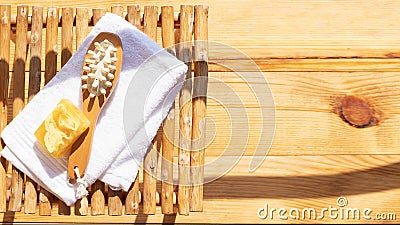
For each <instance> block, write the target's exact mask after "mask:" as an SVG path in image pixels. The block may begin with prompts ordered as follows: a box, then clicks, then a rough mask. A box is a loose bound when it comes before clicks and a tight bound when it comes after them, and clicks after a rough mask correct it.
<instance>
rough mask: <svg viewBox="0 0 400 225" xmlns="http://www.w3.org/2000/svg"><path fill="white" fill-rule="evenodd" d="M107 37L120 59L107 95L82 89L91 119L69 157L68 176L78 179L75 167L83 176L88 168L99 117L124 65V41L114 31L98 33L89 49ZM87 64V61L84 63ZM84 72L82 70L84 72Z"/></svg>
mask: <svg viewBox="0 0 400 225" xmlns="http://www.w3.org/2000/svg"><path fill="white" fill-rule="evenodd" d="M105 39H107V40H109V41H110V42H111V43H112V44H113V45H114V47H115V48H116V49H117V52H116V57H117V59H118V61H117V63H116V68H117V69H116V70H115V72H114V79H113V80H112V86H111V87H110V88H108V89H107V93H106V94H105V95H100V96H96V97H94V98H90V97H89V91H88V90H87V89H82V95H83V98H82V100H83V102H82V111H83V113H84V114H85V115H86V117H87V118H88V119H89V120H90V126H89V128H88V129H87V130H86V131H85V132H84V133H83V134H82V135H81V136H80V137H79V139H78V140H77V141H76V142H75V143H74V144H73V146H72V153H71V155H70V156H69V159H68V176H69V177H70V178H71V179H76V178H77V177H76V175H75V171H74V168H75V167H78V168H79V173H80V177H83V175H84V172H85V170H86V166H87V164H88V162H89V157H90V152H91V148H92V139H93V134H94V129H95V126H96V121H97V117H98V115H99V113H100V111H101V108H102V106H103V105H104V104H105V103H106V101H107V99H108V97H109V96H110V94H111V93H112V91H113V89H114V87H115V85H116V83H117V80H118V75H119V71H120V68H121V65H122V56H123V50H122V43H121V39H120V38H119V37H118V36H117V35H116V34H113V33H109V32H102V33H100V34H98V35H97V36H96V37H95V38H94V39H93V41H92V43H91V44H90V47H89V49H94V48H95V46H94V43H95V42H102V41H104V40H105ZM89 58H90V55H89V54H86V57H85V61H86V59H89ZM83 65H85V63H84V64H83ZM83 73H84V72H83V71H82V74H83Z"/></svg>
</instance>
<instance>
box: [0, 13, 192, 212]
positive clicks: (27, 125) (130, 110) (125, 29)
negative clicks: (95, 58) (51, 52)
mask: <svg viewBox="0 0 400 225" xmlns="http://www.w3.org/2000/svg"><path fill="white" fill-rule="evenodd" d="M100 32H112V33H115V34H117V35H118V36H119V37H120V39H121V41H122V46H123V50H124V58H123V64H122V68H121V71H120V75H119V80H118V83H117V85H116V87H115V89H114V92H113V93H112V95H111V96H110V97H109V100H108V102H107V103H106V105H105V106H103V109H102V111H101V113H100V115H99V118H98V121H97V124H96V128H95V133H94V137H93V144H92V151H91V156H90V159H89V163H88V166H87V168H86V171H85V176H84V181H85V186H86V187H87V186H89V185H90V184H92V183H94V182H95V181H96V180H97V179H100V180H102V181H103V182H105V183H108V184H109V185H110V186H112V187H114V188H117V189H120V188H122V189H124V190H128V189H129V187H130V185H131V184H132V182H133V181H134V180H135V177H136V175H137V172H138V169H139V165H140V163H141V162H142V161H143V158H144V155H145V154H146V152H147V148H148V146H149V144H150V143H151V140H152V139H153V138H154V136H155V134H156V132H157V130H158V128H159V126H160V124H161V122H162V120H163V119H164V118H165V116H166V115H167V113H166V112H167V111H168V109H169V108H170V107H171V105H172V102H173V100H174V98H173V97H175V96H176V94H177V93H178V91H179V89H180V88H181V86H182V82H183V80H184V74H185V72H186V70H187V67H186V65H185V64H183V63H182V62H181V61H179V60H177V59H176V58H175V57H174V56H172V55H170V54H169V53H167V52H166V51H165V50H163V49H162V48H161V47H160V46H159V45H157V43H155V42H154V41H152V40H151V39H150V38H149V37H147V36H146V35H144V34H143V33H142V32H140V31H139V30H138V29H137V28H136V27H134V26H132V25H131V24H129V23H128V22H126V21H125V20H123V19H122V18H120V17H118V16H116V15H114V14H110V13H107V14H106V15H105V16H103V17H102V18H101V19H100V20H99V21H98V23H97V24H96V26H95V27H94V28H93V30H92V31H91V32H90V34H89V35H88V37H87V38H86V39H85V41H84V42H83V44H82V45H81V47H80V48H79V49H78V50H77V51H76V53H75V54H74V55H73V57H72V58H71V59H70V60H69V61H68V63H67V64H66V65H64V67H63V68H62V69H61V70H60V71H59V72H58V73H57V75H56V76H55V77H54V78H53V79H52V80H51V81H50V82H49V83H48V84H47V85H46V86H45V87H44V88H43V90H41V91H40V92H39V93H38V94H37V95H36V96H35V97H34V98H33V100H32V101H31V102H30V103H29V104H28V105H26V107H25V109H24V110H23V111H22V112H20V114H19V115H18V116H17V117H16V118H15V119H14V120H13V121H12V122H11V123H10V124H9V125H8V126H7V127H6V128H5V130H4V131H3V133H2V138H3V140H4V142H5V143H6V147H5V149H4V150H3V151H2V152H1V154H2V156H4V157H5V158H6V159H7V160H9V161H10V162H11V163H13V165H15V166H16V167H17V168H18V169H19V170H21V171H22V172H24V173H25V174H26V175H27V176H29V177H31V178H32V179H33V180H34V181H36V182H37V183H38V184H39V185H40V186H43V187H44V188H46V189H47V190H48V191H50V192H52V193H53V194H54V195H56V196H57V197H58V198H60V199H62V200H63V201H64V202H65V203H66V204H67V205H71V204H73V203H74V202H75V201H76V200H77V199H78V196H77V190H78V185H76V184H75V185H71V184H70V183H69V182H68V179H67V165H68V162H67V157H64V158H61V159H55V158H52V157H51V156H50V155H48V154H47V153H45V152H44V151H43V150H42V149H41V148H40V147H39V146H38V142H37V140H36V138H35V136H34V132H35V131H36V129H37V128H38V127H39V125H40V124H41V123H42V121H43V120H44V119H45V117H46V116H47V115H48V114H49V113H50V112H51V111H52V110H53V109H54V107H55V106H56V104H57V103H58V102H59V101H60V100H61V99H69V100H71V101H72V102H73V103H74V104H76V105H77V106H79V107H81V99H82V96H81V70H82V64H83V59H84V57H85V53H86V51H87V49H88V47H89V45H90V43H91V41H92V40H93V38H94V37H95V36H97V34H99V33H100ZM128 88H134V90H130V89H128ZM124 116H126V117H129V118H126V117H125V118H124ZM124 123H125V125H124Z"/></svg>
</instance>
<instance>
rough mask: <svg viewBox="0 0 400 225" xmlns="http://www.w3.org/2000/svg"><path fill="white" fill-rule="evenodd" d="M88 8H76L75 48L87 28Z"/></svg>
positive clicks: (84, 35) (79, 44)
mask: <svg viewBox="0 0 400 225" xmlns="http://www.w3.org/2000/svg"><path fill="white" fill-rule="evenodd" d="M88 18H89V9H88V8H84V7H80V8H76V26H75V27H76V49H78V48H79V47H80V46H81V44H82V42H83V40H85V38H86V36H87V34H88V33H89V32H88V29H89V19H88Z"/></svg>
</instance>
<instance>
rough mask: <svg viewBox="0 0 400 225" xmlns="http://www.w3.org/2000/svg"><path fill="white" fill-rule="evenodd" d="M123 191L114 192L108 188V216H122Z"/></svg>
mask: <svg viewBox="0 0 400 225" xmlns="http://www.w3.org/2000/svg"><path fill="white" fill-rule="evenodd" d="M122 209H123V206H122V191H114V190H112V189H111V188H110V187H108V215H109V216H121V215H122Z"/></svg>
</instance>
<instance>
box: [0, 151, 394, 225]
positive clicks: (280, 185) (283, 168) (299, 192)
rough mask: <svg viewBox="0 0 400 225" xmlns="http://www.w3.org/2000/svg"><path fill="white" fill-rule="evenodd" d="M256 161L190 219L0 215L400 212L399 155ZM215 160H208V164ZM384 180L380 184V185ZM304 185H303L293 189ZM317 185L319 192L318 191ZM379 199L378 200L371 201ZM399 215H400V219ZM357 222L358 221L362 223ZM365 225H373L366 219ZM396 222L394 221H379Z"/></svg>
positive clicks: (228, 218)
mask: <svg viewBox="0 0 400 225" xmlns="http://www.w3.org/2000/svg"><path fill="white" fill-rule="evenodd" d="M251 158H252V157H243V158H242V159H241V160H240V161H239V162H238V164H236V165H235V166H234V167H233V168H232V170H230V171H229V172H228V173H226V174H225V176H224V177H222V178H220V179H218V180H216V181H214V182H211V183H208V184H205V186H204V191H205V192H204V193H205V195H204V208H205V209H206V210H205V211H204V212H201V213H195V212H193V213H191V214H190V216H181V215H176V216H173V217H171V216H169V217H168V216H165V215H162V214H161V208H157V209H158V210H157V213H156V215H152V216H146V215H143V214H140V215H137V216H136V215H129V216H119V217H118V220H116V217H109V216H88V217H74V216H57V215H54V216H51V217H37V215H35V214H33V215H29V214H23V213H16V214H15V215H14V217H12V216H10V214H0V219H2V220H3V221H4V222H7V221H11V220H12V221H14V222H35V221H45V222H57V221H60V220H62V221H63V222H66V223H78V222H79V223H132V221H136V222H137V223H139V222H140V223H157V222H160V221H164V222H167V221H168V222H169V223H172V222H175V223H190V222H192V223H193V222H203V223H207V222H209V223H215V221H216V219H218V221H219V222H221V223H266V222H270V223H288V222H291V223H299V222H302V223H306V222H321V223H332V222H341V223H354V220H345V219H343V220H341V219H339V218H338V219H330V218H329V216H328V214H325V218H324V219H323V220H312V219H305V220H302V219H301V220H293V219H288V220H280V219H279V217H278V216H277V214H275V217H274V219H272V220H271V219H270V218H268V219H266V220H262V219H259V218H258V216H257V211H258V209H259V208H261V207H264V205H265V203H268V205H269V207H270V208H271V207H274V208H281V207H282V208H286V209H287V210H289V209H290V208H299V209H300V210H301V209H303V208H315V209H316V210H317V211H318V212H320V211H321V209H322V208H324V207H328V206H329V205H331V206H332V207H337V203H336V200H337V198H338V197H340V196H344V197H346V198H347V199H348V207H347V208H350V207H351V208H359V209H363V208H366V207H369V208H371V209H372V210H373V213H372V214H371V216H375V215H376V213H390V212H395V213H396V212H397V208H398V207H400V206H399V201H397V200H398V199H397V198H396V197H393V196H396V193H397V192H398V189H399V187H398V182H396V180H397V179H398V171H399V169H400V165H399V162H400V155H398V154H397V155H340V156H337V155H327V156H268V157H267V160H266V161H265V162H264V163H263V164H262V166H261V167H259V168H258V169H257V170H256V171H255V172H253V173H250V172H249V171H248V168H249V167H248V165H249V163H250V161H251ZM213 160H215V158H214V157H206V160H205V162H206V163H207V162H211V161H213ZM377 181H379V182H377ZM293 183H295V184H299V185H293ZM316 186H318V187H319V188H315V187H316ZM371 199H374V201H371ZM397 216H398V215H397ZM357 221H358V220H357ZM360 221H361V222H371V220H366V219H363V218H361V219H360ZM374 222H382V223H383V222H386V223H388V222H389V223H395V222H396V223H397V222H398V218H396V220H394V221H390V220H386V221H374Z"/></svg>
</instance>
